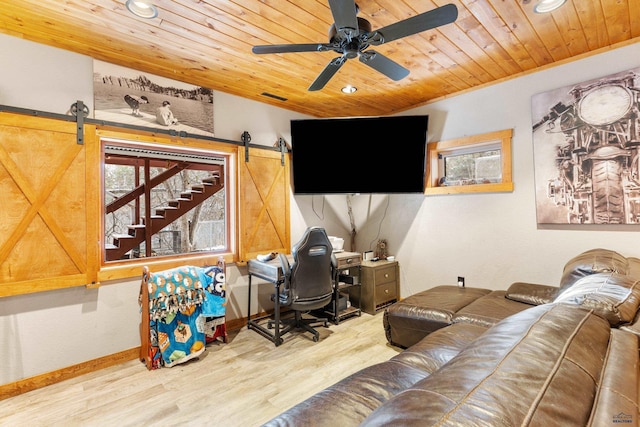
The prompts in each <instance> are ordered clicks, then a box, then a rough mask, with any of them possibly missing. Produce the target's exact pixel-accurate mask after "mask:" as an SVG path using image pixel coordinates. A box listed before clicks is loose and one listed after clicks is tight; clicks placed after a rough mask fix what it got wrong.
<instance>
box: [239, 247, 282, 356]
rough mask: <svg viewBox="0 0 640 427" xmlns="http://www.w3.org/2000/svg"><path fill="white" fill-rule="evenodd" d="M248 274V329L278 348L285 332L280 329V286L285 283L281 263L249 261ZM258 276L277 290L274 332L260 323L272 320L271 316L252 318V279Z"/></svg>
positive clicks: (274, 261) (275, 261)
mask: <svg viewBox="0 0 640 427" xmlns="http://www.w3.org/2000/svg"><path fill="white" fill-rule="evenodd" d="M247 267H248V273H249V292H248V294H249V295H248V298H247V301H248V302H247V329H253V330H254V331H256V332H258V333H259V334H260V335H262V336H264V337H265V338H267V339H269V340H271V342H273V343H274V344H275V345H276V347H277V346H279V345H280V344H282V342H283V340H282V337H281V336H282V334H284V332H285V331H283V330H281V329H280V298H278V295H280V286H281V285H282V284H283V283H284V272H283V271H282V267H281V266H280V262H279V261H278V260H277V259H276V260H273V261H266V262H262V261H258V260H253V259H252V260H249V261H248V262H247ZM253 276H256V277H258V278H260V279H263V280H266V281H267V282H269V283H272V284H273V286H274V290H275V295H276V297H275V298H274V310H275V314H274V319H273V320H272V321H271V323H272V324H273V332H271V331H270V330H269V329H267V328H265V327H264V326H262V325H261V324H260V323H259V322H260V321H261V320H265V319H271V316H270V315H266V316H260V317H256V318H253V319H252V318H251V278H252V277H253Z"/></svg>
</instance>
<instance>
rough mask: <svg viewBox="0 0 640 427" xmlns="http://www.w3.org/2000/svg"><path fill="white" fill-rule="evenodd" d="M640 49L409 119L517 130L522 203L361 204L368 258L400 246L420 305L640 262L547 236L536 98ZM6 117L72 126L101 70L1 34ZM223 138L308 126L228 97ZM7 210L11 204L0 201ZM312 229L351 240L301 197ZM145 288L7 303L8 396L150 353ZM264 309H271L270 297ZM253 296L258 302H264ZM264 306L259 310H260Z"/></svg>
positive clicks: (571, 234)
mask: <svg viewBox="0 0 640 427" xmlns="http://www.w3.org/2000/svg"><path fill="white" fill-rule="evenodd" d="M639 54H640V45H634V46H629V47H626V48H622V49H619V50H617V51H614V52H610V53H606V54H602V55H599V56H596V57H591V58H588V59H585V60H582V61H579V62H577V63H575V64H569V65H565V66H561V67H556V68H554V69H550V70H547V71H543V72H540V73H537V74H532V75H529V76H525V77H522V78H519V79H516V80H512V81H509V82H506V83H502V84H499V85H495V86H491V87H488V88H485V89H482V90H478V91H475V92H471V93H469V94H466V95H461V96H458V97H454V98H451V99H447V100H444V101H440V102H437V103H433V104H430V105H427V106H424V107H421V108H418V109H415V110H413V111H410V112H405V113H404V114H414V113H415V114H429V115H430V124H429V126H430V132H429V140H430V141H437V140H441V139H450V138H456V137H461V136H465V135H475V134H479V133H484V132H489V131H494V130H500V129H506V128H513V129H514V138H513V176H514V183H515V191H514V192H513V193H506V194H479V195H455V196H437V197H424V196H422V195H411V196H400V195H394V196H382V195H375V196H367V195H359V196H354V197H353V198H352V200H351V202H352V207H353V211H354V220H355V222H356V229H357V231H358V234H357V237H356V249H357V250H358V251H363V250H366V249H371V248H374V247H375V243H376V241H377V238H378V237H380V238H386V239H387V240H388V245H389V250H390V253H391V254H394V255H396V256H397V258H398V260H399V262H400V265H401V279H402V283H401V293H402V295H403V296H408V295H410V294H412V293H415V292H417V291H419V290H422V289H426V288H429V287H432V286H435V285H438V284H443V283H453V282H454V281H455V279H456V277H457V276H458V275H462V276H465V277H466V279H467V284H468V286H485V287H489V288H493V289H500V288H504V287H506V286H507V285H508V284H509V283H511V282H513V281H518V280H522V281H532V282H542V283H557V281H558V279H559V277H560V272H561V268H562V265H563V264H564V262H565V261H566V260H568V259H569V258H570V257H572V256H573V255H575V254H577V253H579V252H581V251H583V250H585V249H589V248H593V247H607V248H611V249H614V250H617V251H619V252H621V253H623V254H625V255H628V256H631V255H634V256H640V247H639V245H638V243H637V240H638V235H637V232H636V231H637V229H636V231H593V229H592V228H588V229H567V228H565V229H562V228H561V229H548V228H547V229H541V228H538V226H537V224H536V218H535V198H534V182H533V148H532V141H531V118H530V99H531V95H533V94H534V93H538V92H543V91H546V90H549V89H553V88H557V87H561V86H564V85H567V84H571V83H579V82H581V81H584V80H588V79H591V78H595V77H600V76H604V75H607V74H610V73H613V72H617V71H621V70H626V69H629V68H634V67H637V66H638V64H637V61H636V62H634V58H638V57H640V56H639ZM0 60H1V62H2V64H3V65H2V67H0V104H4V105H11V106H16V107H22V108H32V109H36V110H44V111H52V112H56V113H64V112H66V110H67V109H68V108H69V106H70V105H71V104H72V103H73V102H75V101H76V100H78V99H79V100H83V101H85V102H88V101H87V100H91V98H92V82H91V63H92V61H91V60H90V59H89V58H87V57H83V56H80V55H75V54H71V53H69V52H64V51H61V50H58V49H53V48H49V47H46V46H41V45H37V44H33V43H30V42H27V41H24V40H21V39H17V38H13V37H10V36H5V35H1V34H0ZM214 107H215V108H214V110H215V112H214V124H215V131H216V136H217V137H219V138H223V139H230V140H239V139H240V135H241V134H242V132H243V131H245V130H246V131H248V132H249V133H250V134H251V136H252V141H251V142H252V143H256V144H264V145H269V146H270V145H273V143H275V142H276V141H277V140H278V138H279V137H283V138H285V139H286V140H287V141H290V129H289V121H290V120H291V119H299V118H305V117H304V116H302V115H299V114H295V113H291V112H289V111H286V110H284V109H279V108H275V107H271V106H268V105H266V104H261V103H257V102H253V101H248V100H245V99H242V98H238V97H235V96H231V95H228V94H224V93H219V92H216V93H215V95H214ZM0 198H1V195H0ZM309 225H323V226H325V228H326V229H327V231H328V232H329V234H332V235H337V236H341V237H344V238H345V240H346V241H345V248H349V247H350V239H349V230H350V223H349V217H348V216H347V202H346V198H345V197H342V196H327V197H320V196H315V197H311V196H296V197H295V198H294V200H293V203H292V211H291V236H292V241H293V242H295V241H296V240H297V239H298V238H299V237H300V236H301V235H302V232H303V231H304V229H305V228H306V227H307V226H309ZM227 281H228V285H229V289H230V291H231V292H230V306H229V307H228V314H229V317H230V318H239V317H244V316H246V290H247V289H246V271H245V270H244V269H242V268H236V267H231V268H229V269H228V277H227ZM138 287H139V281H138V280H137V279H135V280H129V281H122V282H115V283H109V284H104V286H102V287H100V288H98V289H85V288H82V287H80V288H74V289H66V290H59V291H50V292H44V293H38V294H30V295H21V296H16V297H6V298H0V348H2V349H3V351H4V353H3V356H4V361H3V363H2V365H1V367H0V384H6V383H10V382H13V381H17V380H19V379H22V378H28V377H31V376H34V375H37V374H41V373H46V372H50V371H54V370H56V369H61V368H64V367H67V366H71V365H74V364H77V363H81V362H83V361H87V360H90V359H93V358H97V357H101V356H105V355H109V354H112V353H115V352H118V351H123V350H127V349H130V348H134V347H136V346H138V345H139V338H138V333H137V330H138V323H139V308H138V305H137V292H138ZM268 288H269V287H268V286H262V287H260V293H259V294H258V295H257V296H255V298H254V301H260V302H261V303H262V302H264V303H265V304H267V303H268V302H267V301H268V294H269V293H270V292H269V291H270V289H268ZM254 295H255V294H254ZM254 306H255V304H254Z"/></svg>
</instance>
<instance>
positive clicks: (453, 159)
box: [441, 150, 502, 185]
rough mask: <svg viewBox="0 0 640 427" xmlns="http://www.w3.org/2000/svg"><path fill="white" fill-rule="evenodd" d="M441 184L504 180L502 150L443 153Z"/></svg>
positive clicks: (485, 182)
mask: <svg viewBox="0 0 640 427" xmlns="http://www.w3.org/2000/svg"><path fill="white" fill-rule="evenodd" d="M443 161H444V176H443V179H442V180H441V185H471V184H489V183H495V182H500V181H501V180H502V167H501V164H502V160H501V155H500V150H484V151H478V152H473V153H463V154H451V155H443Z"/></svg>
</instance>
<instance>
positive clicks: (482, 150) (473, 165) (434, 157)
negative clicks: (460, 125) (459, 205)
mask: <svg viewBox="0 0 640 427" xmlns="http://www.w3.org/2000/svg"><path fill="white" fill-rule="evenodd" d="M512 133H513V132H512V130H511V129H507V130H502V131H497V132H490V133H485V134H481V135H474V136H469V137H464V138H458V139H452V140H449V141H440V142H431V143H429V144H427V179H426V188H425V194H426V195H431V194H456V193H481V192H508V191H513V181H512V175H511V136H512Z"/></svg>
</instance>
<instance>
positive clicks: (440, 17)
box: [370, 4, 458, 45]
mask: <svg viewBox="0 0 640 427" xmlns="http://www.w3.org/2000/svg"><path fill="white" fill-rule="evenodd" d="M456 19H458V8H457V7H456V5H454V4H446V5H444V6H441V7H439V8H437V9H433V10H430V11H428V12H424V13H421V14H420V15H416V16H412V17H411V18H407V19H404V20H402V21H398V22H396V23H395V24H391V25H387V26H386V27H383V28H380V29H378V30H376V31H374V32H373V33H372V38H371V41H370V44H373V45H380V44H382V43H387V42H390V41H392V40H397V39H401V38H403V37H407V36H410V35H413V34H417V33H421V32H423V31H426V30H430V29H432V28H436V27H440V26H442V25H446V24H450V23H452V22H455V20H456Z"/></svg>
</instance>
